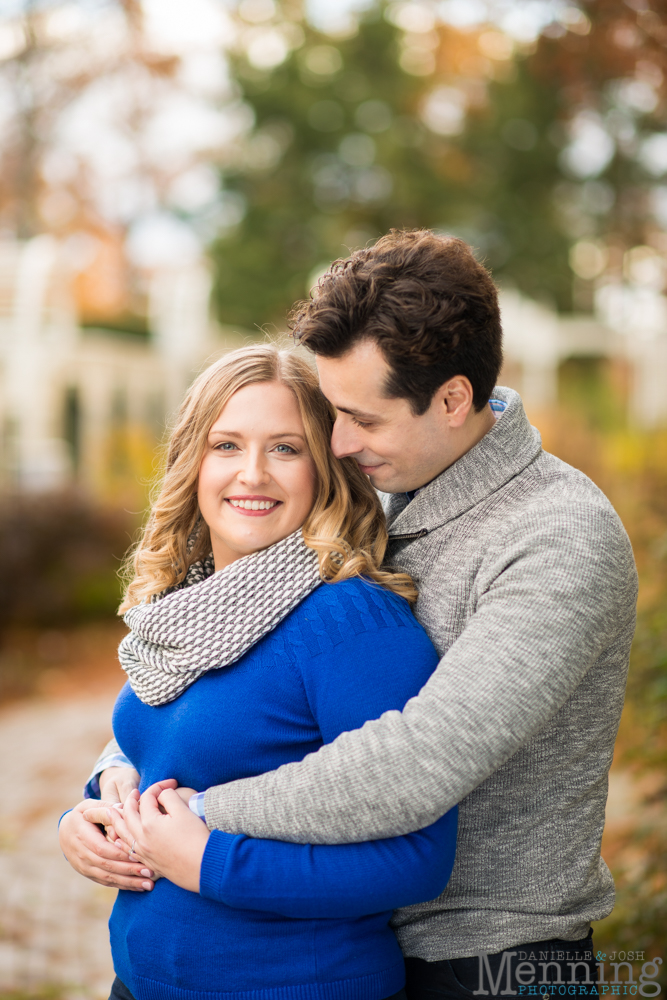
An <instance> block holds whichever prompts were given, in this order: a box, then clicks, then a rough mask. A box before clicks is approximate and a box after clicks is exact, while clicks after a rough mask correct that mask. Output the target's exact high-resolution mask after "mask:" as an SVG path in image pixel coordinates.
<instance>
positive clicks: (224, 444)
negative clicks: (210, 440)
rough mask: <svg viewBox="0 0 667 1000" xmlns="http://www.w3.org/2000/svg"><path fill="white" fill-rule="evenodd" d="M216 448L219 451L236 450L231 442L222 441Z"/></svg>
mask: <svg viewBox="0 0 667 1000" xmlns="http://www.w3.org/2000/svg"><path fill="white" fill-rule="evenodd" d="M218 448H219V449H220V451H233V450H234V449H235V448H236V445H235V444H234V442H233V441H223V442H222V443H221V444H219V445H218Z"/></svg>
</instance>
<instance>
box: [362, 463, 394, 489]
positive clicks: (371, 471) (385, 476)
mask: <svg viewBox="0 0 667 1000" xmlns="http://www.w3.org/2000/svg"><path fill="white" fill-rule="evenodd" d="M361 471H362V472H363V473H364V475H366V476H368V478H369V479H370V481H371V486H374V487H375V489H376V490H379V491H380V492H381V493H402V492H403V489H402V487H401V486H400V484H399V485H397V484H396V482H395V477H394V476H392V474H391V468H390V467H389V466H388V465H378V466H366V467H364V466H361Z"/></svg>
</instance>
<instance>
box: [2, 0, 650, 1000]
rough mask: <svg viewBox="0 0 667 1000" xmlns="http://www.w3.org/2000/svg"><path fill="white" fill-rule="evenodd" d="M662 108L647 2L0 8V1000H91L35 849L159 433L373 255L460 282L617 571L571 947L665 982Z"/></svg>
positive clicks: (77, 898)
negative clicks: (628, 612) (606, 775)
mask: <svg viewBox="0 0 667 1000" xmlns="http://www.w3.org/2000/svg"><path fill="white" fill-rule="evenodd" d="M666 74H667V9H666V8H665V5H664V4H663V2H662V0H579V2H576V3H575V2H569V0H419V2H410V0H408V2H384V0H375V2H373V0H336V2H329V0H312V2H305V0H304V2H302V0H282V2H279V0H241V2H240V3H235V2H233V0H187V2H186V0H75V2H66V0H0V438H1V440H2V451H1V455H0V702H1V704H0V719H1V720H2V726H1V727H0V758H1V759H2V761H3V764H4V767H3V769H2V776H1V777H0V782H1V783H2V787H1V788H0V803H1V806H0V813H1V817H2V818H1V819H0V873H1V875H2V880H1V888H0V898H1V899H2V906H1V907H0V996H1V997H3V998H5V1000H7V998H8V997H13V998H15V1000H20V998H27V997H40V998H41V997H44V998H49V997H52V998H54V1000H56V998H60V997H70V996H72V997H74V996H77V997H79V996H81V997H86V998H87V997H91V998H93V997H104V996H106V995H107V992H108V986H109V983H110V977H111V969H110V964H109V959H108V948H107V941H106V929H105V920H106V916H107V914H108V911H109V908H110V904H111V899H110V893H109V892H108V891H107V890H104V889H102V888H99V887H96V886H94V885H93V884H92V883H87V882H85V880H83V879H81V878H79V877H77V876H75V875H74V873H73V872H72V871H71V870H70V869H69V868H68V866H67V864H66V862H65V861H64V859H62V857H61V856H60V854H59V852H58V848H57V843H56V834H55V824H56V821H57V817H58V815H59V814H60V812H62V811H63V810H64V809H65V808H67V807H68V806H69V805H71V804H73V803H74V802H75V801H77V800H78V799H79V797H80V788H81V785H82V784H83V781H84V780H85V778H86V777H87V770H88V767H89V765H90V764H91V763H92V761H93V760H94V758H95V757H96V755H97V751H98V749H99V748H100V747H101V746H102V745H103V744H104V742H105V740H106V738H107V735H108V732H109V715H110V706H111V704H112V703H113V697H114V694H115V692H116V691H117V690H118V688H119V687H120V685H121V684H122V676H121V674H120V670H119V668H118V666H117V663H116V659H115V647H116V644H117V642H118V639H119V638H120V636H121V635H122V634H123V627H122V624H121V623H119V622H118V620H117V619H116V618H115V608H116V606H117V603H118V600H119V593H120V590H119V582H118V578H117V570H118V567H119V564H120V560H121V558H122V556H123V553H124V551H125V550H126V548H127V546H128V545H129V544H130V542H131V540H132V539H133V538H134V537H135V536H136V531H137V529H138V526H139V525H140V523H141V520H142V517H143V513H144V511H145V507H146V501H147V495H148V490H149V486H150V482H151V478H152V476H153V475H154V472H155V469H156V463H157V461H158V460H159V453H160V443H161V441H162V440H163V437H164V433H165V427H166V426H168V423H169V419H170V416H171V415H172V414H173V412H174V408H175V407H176V405H177V403H178V401H179V399H180V397H181V396H182V393H183V391H184V390H185V388H186V387H187V385H188V384H189V382H190V381H191V380H192V378H193V376H194V374H195V373H196V372H197V371H198V370H200V369H201V367H203V366H204V365H205V364H206V363H208V362H210V361H211V360H213V359H214V358H215V357H217V356H219V354H220V353H222V352H223V351H225V350H228V349H230V348H233V347H235V346H238V345H240V344H242V343H245V342H247V341H248V340H251V339H262V338H263V337H264V336H266V334H267V333H268V334H279V333H281V332H282V331H284V329H285V326H286V315H287V313H288V311H289V308H290V306H291V305H292V303H293V302H294V300H296V299H299V298H302V297H304V296H307V295H308V292H309V289H310V288H311V287H312V285H313V284H314V282H315V281H316V280H317V278H318V276H319V275H320V274H321V273H322V272H323V271H324V270H325V269H326V268H327V266H328V265H329V264H330V262H331V261H332V260H333V259H335V258H337V257H345V256H347V255H348V253H349V252H350V251H351V250H353V249H355V248H357V247H360V246H366V245H368V244H370V243H372V242H373V240H375V239H376V238H377V237H378V236H379V235H380V234H382V233H384V232H386V231H387V230H388V229H389V228H390V227H393V226H395V227H428V228H430V229H433V230H435V231H437V232H443V233H453V234H455V235H458V236H461V237H462V238H463V239H465V240H467V241H468V242H470V243H471V244H472V245H473V246H474V247H475V248H476V252H477V254H478V256H479V258H480V259H481V260H483V261H484V262H485V263H486V264H487V265H488V266H489V267H490V268H491V269H492V271H493V274H494V277H495V279H496V281H497V282H498V285H499V287H500V289H501V299H502V311H503V318H504V328H505V336H506V364H505V369H504V372H503V376H502V378H501V382H502V383H503V384H507V385H510V386H513V387H514V388H516V389H518V390H519V391H520V392H521V393H522V395H523V398H524V401H525V403H526V407H527V409H528V412H529V414H530V416H531V419H532V420H533V422H534V423H535V424H536V425H537V426H538V427H539V428H540V430H541V432H542V435H543V439H544V443H545V447H547V448H548V449H549V450H551V451H553V452H555V453H556V454H557V455H559V456H561V457H562V458H563V459H565V461H567V462H569V463H571V464H573V465H575V466H577V467H579V468H581V469H583V471H584V472H586V473H587V474H588V475H589V476H591V478H592V479H594V480H595V482H596V483H598V485H599V486H600V487H601V488H602V489H603V490H604V491H605V492H606V493H607V495H608V496H609V497H610V498H611V500H612V502H613V503H614V504H615V506H616V508H617V510H618V511H619V513H620V515H621V517H622V518H623V521H624V523H625V525H626V528H627V530H628V532H629V534H630V536H631V538H632V542H633V545H634V548H635V553H636V557H637V561H638V564H639V571H640V577H641V595H640V610H639V625H638V631H637V638H636V642H635V647H634V651H633V661H632V667H631V674H630V682H629V689H628V699H627V707H626V710H625V713H624V717H623V722H622V726H621V733H620V736H619V743H618V748H617V753H616V758H615V762H614V768H613V771H612V780H611V794H610V803H609V809H608V827H607V831H606V833H605V841H604V845H603V853H604V856H605V858H606V860H607V862H608V863H609V865H610V867H611V868H612V870H613V872H614V875H615V878H616V881H617V887H618V900H617V906H616V909H615V910H614V913H613V914H612V915H611V917H609V918H608V919H607V920H605V921H602V922H601V923H599V924H598V925H596V927H595V935H596V937H595V942H596V947H597V949H598V950H599V951H600V953H601V954H604V955H606V956H607V961H610V960H612V957H613V959H614V960H616V961H619V959H621V960H624V959H627V960H628V961H630V962H631V963H633V962H634V966H633V969H634V976H635V981H636V979H637V976H638V975H639V972H640V971H641V970H640V965H641V961H642V959H641V958H637V959H636V958H635V956H643V959H644V960H648V959H649V958H651V959H652V958H653V957H654V956H662V957H666V956H665V944H666V937H667V932H666V928H667V868H666V865H665V854H666V853H667V852H666V848H665V843H666V839H665V833H666V832H667V806H666V796H667V776H666V772H665V761H666V758H667V736H666V733H665V727H664V718H665V706H666V704H667V604H666V597H667V299H666V298H665V281H666V275H667V81H666V78H665V77H666ZM79 883H82V884H81V885H79ZM627 973H628V969H627V968H622V969H621V979H622V980H625V979H627ZM609 978H611V974H610V976H609ZM641 992H642V993H644V989H642V991H641ZM644 995H653V992H651V990H649V992H647V993H644Z"/></svg>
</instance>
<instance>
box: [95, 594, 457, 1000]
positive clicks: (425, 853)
mask: <svg viewBox="0 0 667 1000" xmlns="http://www.w3.org/2000/svg"><path fill="white" fill-rule="evenodd" d="M437 662H438V656H437V654H436V652H435V650H434V648H433V646H432V644H431V642H430V640H429V639H428V637H427V635H426V633H425V632H424V630H423V628H422V627H421V625H419V624H418V622H417V621H416V619H415V618H414V617H413V615H412V613H411V611H410V609H409V607H408V605H407V603H406V602H405V601H404V600H403V599H402V598H400V597H398V596H396V595H395V594H392V593H390V592H389V591H386V590H382V589H381V588H379V587H377V586H374V585H371V584H369V583H367V582H365V581H362V580H359V579H353V580H347V581H345V582H342V583H338V584H324V585H322V586H320V587H318V588H317V589H316V590H315V591H314V592H313V593H312V594H310V595H309V596H308V597H307V598H306V599H305V600H304V601H303V602H302V603H301V604H300V605H299V606H298V607H297V608H296V609H295V610H294V611H292V612H291V614H290V615H289V616H288V617H287V618H286V619H285V620H284V621H283V622H282V623H281V624H280V625H279V626H278V627H277V628H276V629H274V631H273V632H271V633H269V634H268V635H266V636H265V637H264V638H263V639H262V640H261V641H260V642H258V643H257V644H256V645H255V646H253V647H252V649H250V650H249V652H248V653H246V655H245V656H244V657H243V658H242V659H240V660H239V661H238V662H236V663H234V664H232V665H231V666H227V667H224V668H222V669H220V670H214V671H211V672H209V673H207V674H205V675H204V676H203V677H201V678H200V679H199V680H198V681H196V682H195V683H194V684H192V685H191V687H189V688H188V689H187V691H185V692H184V693H183V694H182V695H181V696H180V697H179V698H177V699H176V700H175V701H172V702H170V703H169V704H167V705H162V706H160V707H159V708H151V707H149V706H148V705H145V704H143V702H141V701H139V699H138V698H137V697H136V695H135V694H134V693H133V691H132V689H131V688H130V687H129V685H128V684H126V685H125V687H124V688H123V690H122V691H121V693H120V695H119V696H118V700H117V702H116V707H115V710H114V720H113V723H114V733H115V735H116V739H117V740H118V742H119V744H120V746H121V748H122V750H123V752H124V753H125V754H126V755H127V756H128V757H129V758H130V760H131V761H133V763H134V765H135V766H136V767H137V769H138V770H139V773H140V774H141V787H142V789H143V788H145V787H147V786H148V785H150V784H152V783H153V782H154V781H158V780H160V779H163V778H176V779H178V781H179V783H180V784H181V785H186V786H190V787H192V788H195V789H197V790H204V789H205V788H207V787H208V786H210V785H217V784H220V783H222V782H226V781H233V780H234V779H235V778H243V777H246V776H250V775H255V774H259V773H261V772H263V771H269V770H273V769H274V768H277V767H279V766H280V765H281V764H284V763H286V762H289V761H296V760H301V759H302V758H303V757H304V756H305V755H306V754H308V753H312V752H314V751H315V750H317V749H318V748H319V747H320V746H322V744H323V743H329V742H331V741H332V740H334V739H335V738H336V737H337V736H338V735H339V734H340V733H341V732H343V731H345V730H351V729H356V728H358V727H359V726H361V725H363V723H364V722H365V721H367V720H368V719H374V718H377V717H378V716H380V715H381V714H382V713H383V712H386V711H389V710H392V709H393V710H400V709H402V708H403V706H404V705H405V703H406V701H407V700H408V699H409V698H410V697H412V696H413V695H415V694H417V692H418V691H419V690H420V688H421V687H422V686H423V685H424V683H425V682H426V680H427V679H428V677H429V676H430V674H431V673H432V671H433V670H434V669H435V666H436V664H437ZM456 823H457V814H456V809H453V810H451V812H449V813H447V814H446V815H445V816H443V817H442V818H441V819H440V820H438V821H437V822H436V823H434V824H433V825H432V826H430V827H428V828H427V829H425V830H421V831H418V832H416V833H412V834H409V835H407V836H404V837H394V838H391V839H388V840H377V841H370V842H368V843H362V844H349V845H343V846H335V847H330V846H311V845H308V844H306V845H301V844H288V843H282V842H279V841H272V840H253V839H251V838H249V837H246V836H243V835H232V834H227V833H223V832H221V831H219V830H214V831H213V832H212V833H211V836H210V838H209V841H208V844H207V847H206V851H205V853H204V858H203V861H202V867H201V886H200V894H199V895H197V894H195V893H191V892H187V891H186V890H184V889H180V888H178V887H177V886H175V885H173V884H172V883H171V882H169V881H167V880H166V879H160V880H159V881H158V882H157V883H156V884H155V888H154V889H153V891H152V892H150V893H133V892H129V891H123V890H121V891H120V892H119V893H118V899H117V901H116V905H115V907H114V910H113V913H112V916H111V921H110V928H111V945H112V952H113V959H114V966H115V970H116V974H117V975H118V976H119V977H120V979H121V980H122V981H123V982H124V983H125V985H126V986H127V987H128V988H129V989H130V990H131V992H132V993H133V994H134V996H135V997H136V998H137V1000H381V998H383V997H388V996H390V995H391V994H393V993H395V992H397V991H398V990H399V989H400V988H401V987H402V986H403V984H404V969H403V958H402V955H401V951H400V949H399V947H398V944H397V942H396V939H395V937H394V933H393V931H392V930H391V928H390V926H389V920H390V918H391V915H392V910H393V909H394V908H395V907H398V906H407V905H409V904H412V903H417V902H421V901H424V900H427V899H432V898H434V897H435V896H438V895H439V894H440V893H441V892H442V890H443V889H444V887H445V885H446V883H447V880H448V878H449V875H450V873H451V869H452V865H453V863H454V850H455V842H456Z"/></svg>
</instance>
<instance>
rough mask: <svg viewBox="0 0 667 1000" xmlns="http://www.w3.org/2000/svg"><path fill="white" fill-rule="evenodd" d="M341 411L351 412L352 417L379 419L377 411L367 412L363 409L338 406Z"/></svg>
mask: <svg viewBox="0 0 667 1000" xmlns="http://www.w3.org/2000/svg"><path fill="white" fill-rule="evenodd" d="M336 409H337V410H339V411H340V413H349V415H350V416H351V417H361V419H362V420H379V419H380V417H378V415H377V413H365V412H364V411H363V410H348V409H347V407H346V406H337V407H336Z"/></svg>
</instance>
